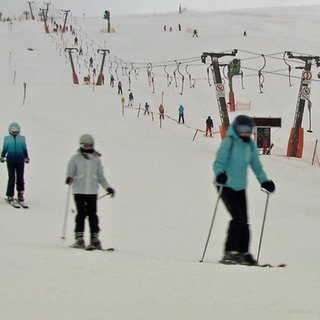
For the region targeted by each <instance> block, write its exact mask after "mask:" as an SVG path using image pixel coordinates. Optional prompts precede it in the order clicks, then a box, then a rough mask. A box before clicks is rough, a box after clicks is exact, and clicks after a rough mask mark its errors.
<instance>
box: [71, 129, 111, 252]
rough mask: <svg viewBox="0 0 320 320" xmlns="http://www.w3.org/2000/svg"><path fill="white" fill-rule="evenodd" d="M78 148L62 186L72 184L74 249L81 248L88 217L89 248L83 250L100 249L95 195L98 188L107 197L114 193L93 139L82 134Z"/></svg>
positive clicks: (83, 243) (83, 245) (83, 246)
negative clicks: (75, 209)
mask: <svg viewBox="0 0 320 320" xmlns="http://www.w3.org/2000/svg"><path fill="white" fill-rule="evenodd" d="M79 143H80V148H79V150H78V152H77V153H76V154H75V155H74V156H73V157H72V158H71V159H70V161H69V163H68V167H67V178H66V184H68V185H72V192H73V195H74V200H75V203H76V207H77V215H76V219H75V230H74V231H75V243H74V244H73V247H75V248H85V241H84V230H85V219H86V217H88V219H89V226H90V233H91V237H90V239H91V240H90V245H89V246H88V247H87V249H101V242H100V240H99V231H100V228H99V218H98V215H97V194H98V189H99V185H101V186H102V187H103V188H104V189H105V190H106V191H107V193H108V194H110V195H111V197H114V195H115V190H114V189H113V188H111V187H110V185H109V183H108V182H107V180H106V178H105V176H104V172H103V166H102V163H101V160H100V156H101V155H100V153H99V152H97V151H96V150H95V149H94V138H93V137H92V136H91V135H90V134H83V135H82V136H81V137H80V140H79Z"/></svg>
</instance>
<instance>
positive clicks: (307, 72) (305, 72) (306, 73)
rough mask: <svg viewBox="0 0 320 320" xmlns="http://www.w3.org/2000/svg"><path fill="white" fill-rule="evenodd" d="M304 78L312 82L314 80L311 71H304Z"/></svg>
mask: <svg viewBox="0 0 320 320" xmlns="http://www.w3.org/2000/svg"><path fill="white" fill-rule="evenodd" d="M302 77H303V79H304V80H311V79H312V73H311V71H308V70H304V71H303V73H302Z"/></svg>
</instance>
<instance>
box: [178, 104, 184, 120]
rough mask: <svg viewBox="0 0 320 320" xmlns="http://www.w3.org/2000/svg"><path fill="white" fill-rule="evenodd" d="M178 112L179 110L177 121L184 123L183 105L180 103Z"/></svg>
mask: <svg viewBox="0 0 320 320" xmlns="http://www.w3.org/2000/svg"><path fill="white" fill-rule="evenodd" d="M178 112H179V119H178V122H179V123H180V122H181V121H182V123H184V107H183V105H182V104H181V105H180V107H179V109H178Z"/></svg>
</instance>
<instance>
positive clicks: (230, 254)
mask: <svg viewBox="0 0 320 320" xmlns="http://www.w3.org/2000/svg"><path fill="white" fill-rule="evenodd" d="M240 260H241V253H239V252H238V251H226V252H225V253H224V256H223V258H222V260H220V263H223V264H239V262H240Z"/></svg>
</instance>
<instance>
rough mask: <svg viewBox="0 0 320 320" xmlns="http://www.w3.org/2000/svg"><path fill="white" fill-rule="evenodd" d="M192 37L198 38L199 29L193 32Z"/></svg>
mask: <svg viewBox="0 0 320 320" xmlns="http://www.w3.org/2000/svg"><path fill="white" fill-rule="evenodd" d="M192 37H198V30H197V29H194V30H193V35H192Z"/></svg>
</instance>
